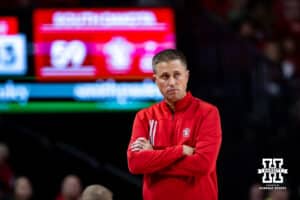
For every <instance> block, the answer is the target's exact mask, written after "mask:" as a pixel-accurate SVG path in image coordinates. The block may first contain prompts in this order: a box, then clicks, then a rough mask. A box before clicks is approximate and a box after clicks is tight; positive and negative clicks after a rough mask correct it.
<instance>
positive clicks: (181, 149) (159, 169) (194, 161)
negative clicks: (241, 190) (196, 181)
mask: <svg viewBox="0 0 300 200" xmlns="http://www.w3.org/2000/svg"><path fill="white" fill-rule="evenodd" d="M143 124H145V123H142V122H141V121H140V119H139V118H138V117H137V118H136V119H135V122H134V128H133V131H135V130H139V132H138V133H139V134H136V135H133V137H132V139H131V142H130V145H129V147H128V151H127V155H128V166H129V169H130V171H131V172H132V173H136V174H146V173H158V174H167V175H175V176H195V175H197V174H201V175H205V174H208V173H210V172H211V171H212V170H213V169H214V168H215V164H216V160H217V156H218V153H219V149H220V145H221V125H220V118H219V113H218V110H217V109H216V108H214V109H212V110H210V112H208V114H207V115H206V116H205V118H204V120H203V121H202V123H201V126H200V127H199V130H198V131H199V133H198V134H197V135H198V136H197V142H196V145H195V147H191V146H187V145H184V144H183V145H177V146H172V147H167V148H165V149H162V150H154V149H153V147H152V146H151V144H150V142H149V141H148V140H147V139H146V138H147V136H146V133H147V131H146V127H143Z"/></svg>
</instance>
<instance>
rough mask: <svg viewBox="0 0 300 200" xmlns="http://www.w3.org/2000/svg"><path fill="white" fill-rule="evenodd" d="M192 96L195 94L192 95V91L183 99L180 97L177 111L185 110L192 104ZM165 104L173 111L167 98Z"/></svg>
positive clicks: (176, 107)
mask: <svg viewBox="0 0 300 200" xmlns="http://www.w3.org/2000/svg"><path fill="white" fill-rule="evenodd" d="M192 98H193V96H192V94H191V92H187V93H186V95H185V96H184V97H183V98H182V99H180V100H179V101H177V102H176V103H175V112H178V111H182V110H185V109H186V108H187V107H188V106H189V105H190V104H191V102H192ZM163 104H164V107H165V108H166V109H168V110H170V111H171V112H173V111H172V110H171V108H170V107H169V105H168V103H167V102H166V101H165V100H164V102H163Z"/></svg>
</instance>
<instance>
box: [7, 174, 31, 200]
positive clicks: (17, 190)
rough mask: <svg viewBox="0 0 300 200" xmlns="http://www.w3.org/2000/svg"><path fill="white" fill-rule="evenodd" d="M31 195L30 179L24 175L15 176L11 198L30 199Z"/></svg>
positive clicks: (17, 199) (18, 199) (12, 199)
mask: <svg viewBox="0 0 300 200" xmlns="http://www.w3.org/2000/svg"><path fill="white" fill-rule="evenodd" d="M32 196H33V193H32V184H31V182H30V180H29V179H28V178H27V177H25V176H21V177H19V178H17V179H16V180H15V183H14V191H13V195H12V197H11V200H30V199H32Z"/></svg>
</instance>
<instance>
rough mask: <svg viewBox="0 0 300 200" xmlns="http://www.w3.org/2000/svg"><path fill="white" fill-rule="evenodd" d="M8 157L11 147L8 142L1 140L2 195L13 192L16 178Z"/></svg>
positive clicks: (0, 184)
mask: <svg viewBox="0 0 300 200" xmlns="http://www.w3.org/2000/svg"><path fill="white" fill-rule="evenodd" d="M8 158H9V148H8V146H7V145H6V144H4V143H1V142H0V193H2V195H6V194H8V193H10V192H11V190H12V182H13V178H14V173H13V170H12V169H11V167H10V165H9V163H8ZM1 191H2V192H1ZM0 196H1V194H0Z"/></svg>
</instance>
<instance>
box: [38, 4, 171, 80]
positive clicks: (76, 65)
mask: <svg viewBox="0 0 300 200" xmlns="http://www.w3.org/2000/svg"><path fill="white" fill-rule="evenodd" d="M173 19H174V17H173V13H172V11H171V10H170V9H162V8H157V9H126V8H123V9H89V10H82V9H74V10H37V11H35V12H34V47H35V57H34V58H35V68H36V69H35V71H36V76H37V78H38V79H39V80H60V81H61V80H72V81H78V80H97V79H107V78H112V79H115V80H142V79H145V78H152V66H151V59H152V57H153V55H154V54H155V53H157V52H158V51H160V50H162V49H167V48H174V47H175V34H174V22H173Z"/></svg>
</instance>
